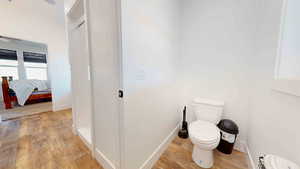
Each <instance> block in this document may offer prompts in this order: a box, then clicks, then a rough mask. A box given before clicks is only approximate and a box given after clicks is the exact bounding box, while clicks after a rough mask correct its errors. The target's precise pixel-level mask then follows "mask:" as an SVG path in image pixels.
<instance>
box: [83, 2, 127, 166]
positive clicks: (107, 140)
mask: <svg viewBox="0 0 300 169" xmlns="http://www.w3.org/2000/svg"><path fill="white" fill-rule="evenodd" d="M86 2H87V3H88V5H87V6H88V9H87V10H86V11H88V13H87V16H88V17H87V18H88V20H87V23H88V32H89V38H88V39H89V46H90V55H91V57H90V59H91V79H92V98H93V99H92V100H93V121H94V122H93V126H94V128H93V129H94V131H93V133H94V139H93V140H94V148H95V149H94V152H95V156H96V158H97V159H99V160H100V161H101V164H102V165H103V167H104V168H116V169H120V142H121V141H120V137H119V136H120V135H119V134H120V114H122V113H121V110H120V104H121V103H122V99H120V98H119V96H118V90H119V89H120V88H121V85H120V84H121V74H122V73H121V69H120V63H121V57H120V48H119V47H120V46H119V44H120V37H119V36H120V34H119V33H120V32H119V23H118V19H119V18H118V17H117V9H116V7H117V4H116V3H117V0H89V1H86Z"/></svg>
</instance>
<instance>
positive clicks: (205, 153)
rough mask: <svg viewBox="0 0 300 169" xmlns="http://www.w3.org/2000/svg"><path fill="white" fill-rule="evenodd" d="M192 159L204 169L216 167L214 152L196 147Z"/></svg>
mask: <svg viewBox="0 0 300 169" xmlns="http://www.w3.org/2000/svg"><path fill="white" fill-rule="evenodd" d="M192 157H193V160H194V162H195V163H196V164H198V165H199V166H200V167H202V168H211V167H212V166H213V165H214V157H213V151H212V150H203V149H200V148H199V147H197V146H194V149H193V156H192Z"/></svg>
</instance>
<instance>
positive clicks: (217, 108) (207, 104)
mask: <svg viewBox="0 0 300 169" xmlns="http://www.w3.org/2000/svg"><path fill="white" fill-rule="evenodd" d="M224 105H225V104H224V102H222V101H216V100H210V99H204V98H197V99H194V101H193V106H194V113H195V116H196V119H197V120H203V121H208V122H211V123H213V124H218V123H219V121H220V120H221V116H222V113H223V109H224Z"/></svg>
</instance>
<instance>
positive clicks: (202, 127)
mask: <svg viewBox="0 0 300 169" xmlns="http://www.w3.org/2000/svg"><path fill="white" fill-rule="evenodd" d="M189 133H190V137H191V140H192V142H194V144H198V145H211V144H218V143H219V141H220V137H221V134H220V130H219V129H218V127H217V126H216V125H214V124H212V123H210V122H206V121H201V120H198V121H195V122H192V123H191V124H190V125H189Z"/></svg>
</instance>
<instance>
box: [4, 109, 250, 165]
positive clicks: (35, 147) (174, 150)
mask: <svg viewBox="0 0 300 169" xmlns="http://www.w3.org/2000/svg"><path fill="white" fill-rule="evenodd" d="M71 125H72V114H71V110H65V111H59V112H46V113H40V114H35V115H32V116H26V117H23V118H21V119H14V120H9V121H5V122H2V123H0V169H103V168H102V167H101V166H100V165H99V164H98V163H97V162H96V161H95V160H94V159H93V158H92V156H91V153H90V151H89V150H88V148H87V147H86V146H85V145H84V143H83V142H82V141H81V140H80V138H79V137H78V136H76V135H74V134H73V132H72V127H71ZM191 155H192V143H191V142H190V141H189V140H182V139H179V138H176V139H175V140H174V141H173V142H172V143H171V144H170V145H169V147H168V149H167V150H166V151H165V152H164V153H163V155H162V156H161V158H160V159H159V161H158V162H157V163H156V164H155V166H154V167H153V169H200V167H198V166H197V165H196V164H195V163H194V162H193V161H192V158H191ZM213 169H248V168H247V161H246V157H245V154H244V153H240V152H237V151H235V152H234V153H233V154H232V155H230V156H228V155H223V154H221V153H219V152H217V151H216V152H215V166H214V167H213Z"/></svg>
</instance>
